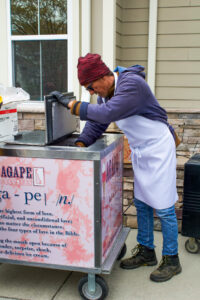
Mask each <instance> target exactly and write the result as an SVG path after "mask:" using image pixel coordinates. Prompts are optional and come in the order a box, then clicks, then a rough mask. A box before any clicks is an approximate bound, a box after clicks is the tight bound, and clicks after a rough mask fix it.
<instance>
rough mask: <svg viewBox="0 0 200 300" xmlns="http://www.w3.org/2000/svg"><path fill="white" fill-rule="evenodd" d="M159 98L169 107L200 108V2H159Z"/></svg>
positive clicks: (157, 77)
mask: <svg viewBox="0 0 200 300" xmlns="http://www.w3.org/2000/svg"><path fill="white" fill-rule="evenodd" d="M156 96H157V98H158V100H159V102H160V103H161V104H162V105H163V106H165V107H167V108H199V107H200V1H199V0H196V1H195V0H193V1H189V0H176V1H174V0H159V1H158V28H157V62H156Z"/></svg>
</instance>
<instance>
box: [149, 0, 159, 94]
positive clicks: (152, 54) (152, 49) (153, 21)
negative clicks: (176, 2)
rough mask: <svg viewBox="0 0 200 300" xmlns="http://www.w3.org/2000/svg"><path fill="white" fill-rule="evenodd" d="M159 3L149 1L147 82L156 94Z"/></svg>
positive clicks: (155, 0) (153, 0) (152, 0)
mask: <svg viewBox="0 0 200 300" xmlns="http://www.w3.org/2000/svg"><path fill="white" fill-rule="evenodd" d="M157 11H158V1H157V0H149V40H148V79H147V82H148V84H149V86H150V88H151V90H152V92H153V93H155V76H156V46H157V45H156V42H157Z"/></svg>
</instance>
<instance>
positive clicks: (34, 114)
mask: <svg viewBox="0 0 200 300" xmlns="http://www.w3.org/2000/svg"><path fill="white" fill-rule="evenodd" d="M22 107H23V108H20V107H19V109H18V124H19V131H24V130H45V117H44V107H43V105H42V104H41V103H40V105H38V103H37V105H35V106H33V108H32V109H29V110H27V109H26V107H24V106H22ZM167 114H168V119H169V123H170V124H171V125H172V126H173V127H174V128H175V130H176V132H177V134H178V136H179V138H180V139H181V144H180V145H179V146H178V148H177V151H176V153H177V190H178V195H179V199H178V201H177V203H176V213H177V218H178V222H179V231H180V230H181V219H182V203H183V180H184V164H185V163H186V162H187V160H188V159H189V158H190V157H191V156H192V155H193V154H194V153H197V152H200V110H192V109H191V110H176V109H170V110H168V111H167ZM78 130H79V122H78V120H77V131H78ZM107 132H112V133H119V132H120V130H119V129H118V128H117V127H116V125H115V123H112V124H111V125H110V126H109V128H108V130H107ZM124 153H125V156H124V177H123V191H124V194H123V207H124V225H125V226H129V227H131V228H137V220H136V210H135V207H134V205H133V203H132V199H133V193H134V182H133V170H132V165H131V161H130V158H129V157H128V154H129V153H130V149H129V146H128V143H127V140H126V138H125V139H124ZM154 220H155V222H154V224H155V225H154V227H155V229H157V230H160V222H159V220H158V219H157V218H156V216H155V219H154Z"/></svg>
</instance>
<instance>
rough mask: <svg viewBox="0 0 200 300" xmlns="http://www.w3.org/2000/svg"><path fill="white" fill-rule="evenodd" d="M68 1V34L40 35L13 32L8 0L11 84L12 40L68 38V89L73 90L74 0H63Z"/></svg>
mask: <svg viewBox="0 0 200 300" xmlns="http://www.w3.org/2000/svg"><path fill="white" fill-rule="evenodd" d="M63 1H66V2H67V31H68V33H67V34H48V35H44V34H40V35H27V36H26V35H12V34H11V5H10V0H8V1H6V4H7V36H8V72H9V78H8V80H9V86H13V77H14V76H13V72H14V71H13V64H14V61H13V56H12V42H13V41H43V40H46V41H52V40H67V41H68V43H67V49H68V55H67V66H68V70H67V75H68V80H67V84H68V91H72V88H73V87H72V84H73V78H72V76H73V74H72V71H71V70H72V61H73V59H72V54H73V43H72V41H73V26H72V22H73V18H72V16H73V0H63Z"/></svg>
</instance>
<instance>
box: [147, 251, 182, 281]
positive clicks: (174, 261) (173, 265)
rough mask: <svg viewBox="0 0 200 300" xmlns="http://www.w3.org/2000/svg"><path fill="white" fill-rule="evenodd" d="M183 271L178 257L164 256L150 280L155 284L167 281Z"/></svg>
mask: <svg viewBox="0 0 200 300" xmlns="http://www.w3.org/2000/svg"><path fill="white" fill-rule="evenodd" d="M181 271H182V268H181V265H180V261H179V258H178V255H164V256H163V257H162V260H161V262H160V264H159V266H158V268H157V269H156V270H155V271H153V272H152V273H151V275H150V279H151V280H153V281H155V282H163V281H167V280H169V279H171V278H172V277H173V276H174V275H177V274H179V273H181Z"/></svg>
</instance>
